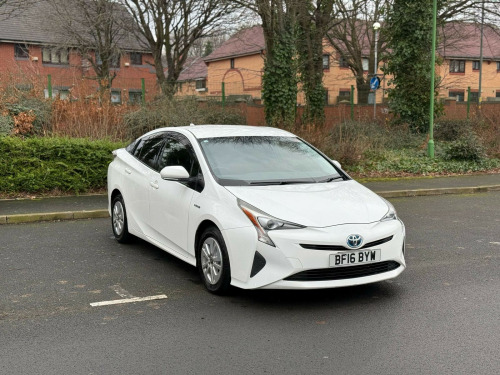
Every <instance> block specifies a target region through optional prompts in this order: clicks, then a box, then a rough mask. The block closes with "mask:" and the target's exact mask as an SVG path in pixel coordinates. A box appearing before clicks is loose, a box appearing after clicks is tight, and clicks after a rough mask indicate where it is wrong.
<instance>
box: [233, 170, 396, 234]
mask: <svg viewBox="0 0 500 375" xmlns="http://www.w3.org/2000/svg"><path fill="white" fill-rule="evenodd" d="M225 188H226V189H227V190H229V191H230V192H231V193H232V194H234V195H235V196H236V197H237V198H240V199H241V200H243V201H245V202H247V203H249V204H251V205H252V206H254V207H256V208H258V209H259V210H261V211H264V212H265V213H267V214H269V215H272V216H274V217H276V218H278V219H281V220H285V221H290V222H293V223H296V224H301V225H305V226H308V227H328V226H333V225H340V224H367V223H373V222H375V221H378V220H380V219H381V218H382V217H383V216H384V215H385V214H386V213H387V211H388V210H389V207H388V206H387V204H386V203H385V202H384V200H383V199H382V198H381V197H379V196H378V195H377V194H375V193H374V192H372V191H371V190H369V189H367V188H365V187H364V186H363V185H361V184H359V183H357V182H356V181H353V180H348V181H337V182H329V183H316V184H300V185H299V184H297V185H269V186H226V187H225Z"/></svg>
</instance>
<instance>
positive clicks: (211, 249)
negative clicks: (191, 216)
mask: <svg viewBox="0 0 500 375" xmlns="http://www.w3.org/2000/svg"><path fill="white" fill-rule="evenodd" d="M197 264H198V271H199V272H200V276H201V279H202V280H203V283H204V284H205V287H206V288H207V289H208V291H209V292H211V293H214V294H224V293H226V292H227V290H228V289H229V285H230V283H231V267H230V265H229V257H228V255H227V249H226V244H225V242H224V239H223V238H222V234H221V232H220V231H219V229H217V228H216V227H210V228H207V229H206V230H205V231H204V232H203V234H202V236H201V239H200V242H199V245H198V251H197Z"/></svg>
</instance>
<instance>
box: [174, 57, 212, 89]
mask: <svg viewBox="0 0 500 375" xmlns="http://www.w3.org/2000/svg"><path fill="white" fill-rule="evenodd" d="M207 75H208V73H207V65H206V64H205V62H204V61H203V59H202V58H201V57H194V58H189V59H187V61H186V63H185V64H184V68H183V69H182V71H181V74H180V75H179V79H178V80H177V94H176V95H178V96H185V95H189V96H207V93H208V90H207Z"/></svg>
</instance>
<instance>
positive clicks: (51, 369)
mask: <svg viewBox="0 0 500 375" xmlns="http://www.w3.org/2000/svg"><path fill="white" fill-rule="evenodd" d="M391 201H392V202H393V203H394V205H395V206H396V208H397V209H398V212H399V214H400V216H401V217H402V218H403V220H404V221H405V223H406V226H407V233H408V239H407V253H408V255H407V263H408V269H407V270H406V271H405V272H404V273H403V274H402V275H401V276H400V277H399V278H397V279H395V280H393V281H390V282H382V283H378V284H372V285H367V286H360V287H353V288H342V289H331V290H321V291H301V292H297V291H242V290H233V291H232V293H231V295H229V296H227V297H216V296H213V295H211V294H209V293H207V292H206V291H205V290H204V288H203V286H202V285H201V284H200V282H199V279H198V275H197V273H196V271H195V269H194V268H192V267H190V266H188V265H186V264H184V263H182V262H181V261H179V260H177V259H176V258H174V257H172V256H170V255H168V254H166V253H164V252H162V251H160V250H158V249H156V248H155V247H153V246H151V245H148V244H146V243H145V242H142V241H137V242H136V243H135V244H132V245H120V244H118V243H117V242H115V241H114V240H113V239H112V232H111V228H110V223H109V220H106V219H96V220H90V221H74V222H73V221H69V222H59V223H39V224H29V225H8V226H1V227H0V374H454V375H456V374H467V375H471V374H497V373H498V370H499V369H500V362H499V358H500V351H499V348H500V321H499V317H500V294H499V290H500V272H499V271H500V267H499V264H500V263H499V253H500V230H499V229H500V213H499V208H500V192H490V193H486V194H475V195H470V196H465V195H461V196H458V195H454V196H436V197H417V198H401V199H392V200H391ZM119 294H121V295H122V296H120V295H119ZM159 294H166V295H167V296H168V298H167V299H161V300H156V301H148V302H136V303H129V304H121V305H113V306H99V307H92V306H91V305H90V303H92V302H100V301H108V300H116V299H121V298H122V297H123V296H125V297H127V296H128V297H130V296H135V297H145V296H154V295H159Z"/></svg>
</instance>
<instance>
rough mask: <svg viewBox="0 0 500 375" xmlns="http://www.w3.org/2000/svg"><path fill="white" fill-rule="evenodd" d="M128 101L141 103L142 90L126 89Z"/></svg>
mask: <svg viewBox="0 0 500 375" xmlns="http://www.w3.org/2000/svg"><path fill="white" fill-rule="evenodd" d="M128 102H129V104H133V105H134V104H141V103H142V91H141V90H138V89H130V90H128Z"/></svg>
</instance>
